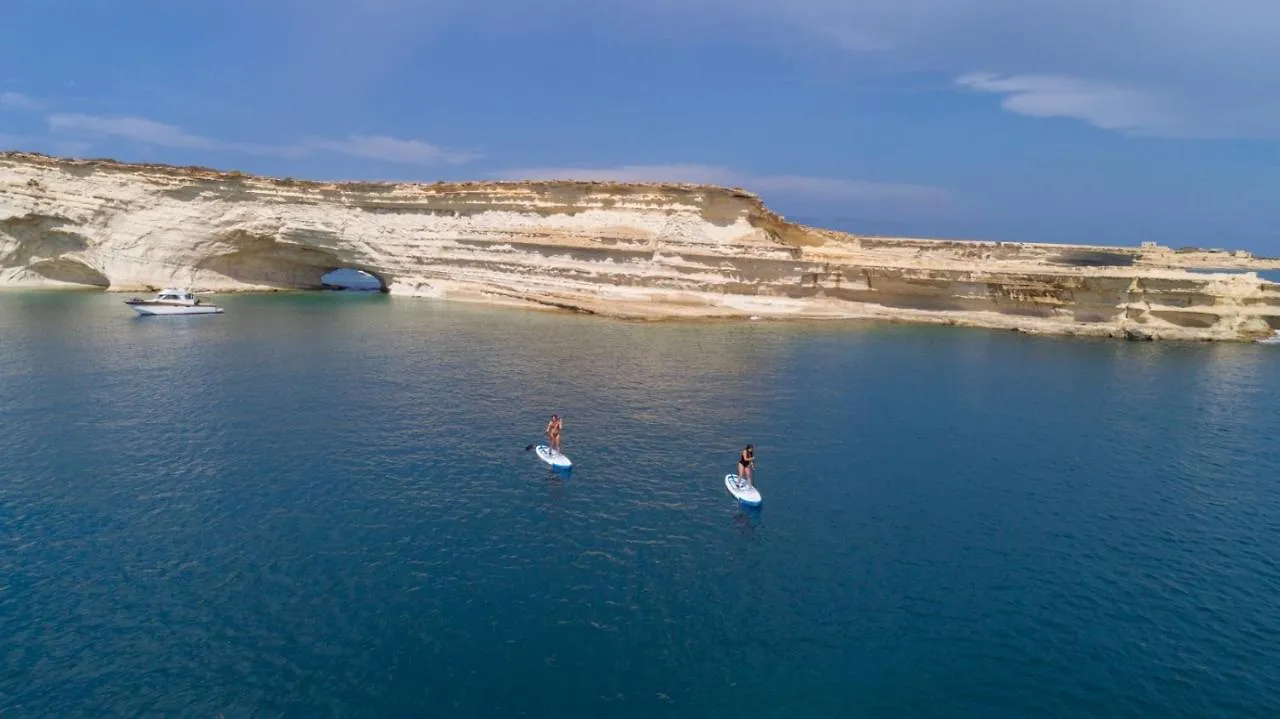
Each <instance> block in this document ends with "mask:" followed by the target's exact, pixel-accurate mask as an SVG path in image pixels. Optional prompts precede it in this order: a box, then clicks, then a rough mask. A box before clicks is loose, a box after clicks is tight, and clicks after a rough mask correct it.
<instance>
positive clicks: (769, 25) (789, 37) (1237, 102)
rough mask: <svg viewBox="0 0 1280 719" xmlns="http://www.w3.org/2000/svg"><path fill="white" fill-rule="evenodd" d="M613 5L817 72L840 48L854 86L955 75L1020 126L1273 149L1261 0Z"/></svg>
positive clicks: (752, 0) (1276, 112)
mask: <svg viewBox="0 0 1280 719" xmlns="http://www.w3.org/2000/svg"><path fill="white" fill-rule="evenodd" d="M616 1H617V2H618V3H619V4H620V5H621V6H622V7H628V8H632V9H633V10H634V9H635V8H637V7H639V6H641V5H644V6H646V7H648V6H657V7H661V8H662V9H663V13H664V16H663V17H664V20H665V22H666V23H668V24H685V25H690V24H692V23H695V22H698V21H699V20H698V18H718V19H719V20H720V21H721V25H720V27H721V32H730V31H731V32H734V33H735V35H736V36H739V37H755V38H756V39H757V41H758V42H761V43H765V44H769V45H774V46H777V45H783V44H785V45H787V46H788V47H789V51H791V52H815V53H819V52H820V53H824V54H822V55H821V58H820V60H819V59H818V58H815V60H816V61H821V62H822V63H823V68H824V70H823V71H824V72H831V70H829V67H830V66H831V65H832V64H833V63H831V62H830V60H832V58H833V57H838V56H836V55H832V54H830V53H831V51H832V50H837V51H840V52H846V53H848V54H849V57H851V58H852V61H851V62H849V63H848V64H847V65H844V66H842V67H840V68H839V69H838V72H841V73H843V74H846V75H848V76H851V77H852V76H858V77H875V78H878V79H883V78H894V77H898V78H903V77H921V76H933V77H945V78H961V79H962V80H963V81H962V82H961V83H960V84H961V85H962V86H963V87H964V88H965V89H968V90H977V91H981V92H987V93H992V94H993V95H998V96H1002V97H1003V99H1002V100H1001V103H1002V106H1003V107H1004V108H1005V109H1006V110H1008V111H1010V112H1014V113H1018V114H1020V115H1024V116H1027V117H1064V118H1074V119H1077V120H1082V121H1084V122H1089V123H1092V124H1094V125H1096V126H1098V127H1100V128H1104V129H1107V130H1109V131H1115V132H1121V133H1126V134H1131V135H1147V136H1158V137H1169V138H1280V95H1277V93H1276V92H1275V91H1274V87H1275V79H1274V78H1275V77H1276V75H1277V74H1278V73H1280V3H1275V2H1271V1H1269V0H1214V2H1205V0H1124V1H1123V2H1116V1H1115V0H1036V1H1035V2H1009V0H857V1H856V2H851V1H850V0H616ZM636 12H638V11H636ZM633 14H634V13H633ZM634 24H635V25H637V26H639V23H634ZM636 31H642V30H640V29H637V30H632V32H636ZM650 32H654V33H656V32H659V30H652V31H650ZM1080 48H1087V51H1084V52H1082V51H1081V49H1080ZM979 70H989V71H993V72H994V73H996V74H994V75H986V74H981V75H975V74H972V73H975V71H979Z"/></svg>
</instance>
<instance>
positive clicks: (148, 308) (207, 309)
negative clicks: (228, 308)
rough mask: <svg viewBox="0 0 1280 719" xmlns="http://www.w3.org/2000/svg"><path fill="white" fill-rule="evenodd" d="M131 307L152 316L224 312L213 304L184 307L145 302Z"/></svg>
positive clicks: (142, 313)
mask: <svg viewBox="0 0 1280 719" xmlns="http://www.w3.org/2000/svg"><path fill="white" fill-rule="evenodd" d="M129 307H131V308H133V311H134V312H137V313H138V314H140V315H143V316H151V315H166V316H167V315H216V314H220V313H221V312H222V308H221V307H214V306H213V305H191V306H189V307H183V306H181V305H145V304H130V305H129Z"/></svg>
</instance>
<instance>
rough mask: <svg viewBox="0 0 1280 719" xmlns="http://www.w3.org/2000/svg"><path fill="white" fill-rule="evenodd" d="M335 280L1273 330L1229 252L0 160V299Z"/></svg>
mask: <svg viewBox="0 0 1280 719" xmlns="http://www.w3.org/2000/svg"><path fill="white" fill-rule="evenodd" d="M340 267H350V268H355V269H360V270H364V271H366V272H369V273H370V274H372V275H374V276H375V277H377V278H378V279H379V280H380V281H381V282H382V283H383V287H384V289H385V290H387V291H388V292H391V293H392V294H396V295H412V296H420V297H434V298H441V299H451V300H463V301H473V302H486V303H493V304H503V305H515V306H525V307H542V308H548V309H560V310H574V311H578V312H589V313H594V314H600V315H607V316H612V317H622V318H629V319H673V318H746V317H752V316H754V317H761V318H766V319H778V318H806V319H821V318H850V319H871V320H882V321H893V322H919V323H930V324H950V325H958V326H973V327H988V328H996V329H1009V330H1015V331H1021V332H1030V333H1037V334H1055V335H1084V336H1098V337H1116V338H1127V339H1174V340H1223V341H1247V340H1251V339H1257V338H1260V337H1265V336H1269V335H1271V334H1272V332H1273V330H1274V329H1277V328H1280V284H1277V283H1273V282H1268V281H1266V280H1263V279H1260V278H1259V277H1258V276H1257V275H1256V274H1254V273H1255V272H1256V271H1258V270H1269V269H1280V260H1275V259H1264V258H1255V257H1252V256H1250V255H1249V254H1248V253H1243V252H1228V251H1221V250H1199V249H1192V248H1185V249H1181V250H1174V249H1170V248H1166V247H1161V246H1158V245H1154V244H1145V245H1144V246H1141V247H1103V246H1094V245H1058V244H1037V243H1008V242H965V241H951V240H926V239H917V238H885V237H866V236H859V235H854V234H847V233H840V232H834V231H830V230H823V229H819V228H813V227H806V226H803V225H799V224H795V223H791V222H788V221H787V220H786V219H785V218H783V217H781V216H779V215H777V214H776V213H774V212H772V211H771V210H769V209H768V208H767V207H766V206H765V205H764V203H763V202H761V200H760V199H759V198H758V197H756V196H755V195H753V194H751V193H749V192H746V191H743V190H740V189H731V188H722V187H713V186H700V185H681V184H669V185H664V184H626V183H605V182H574V181H530V182H467V183H435V184H407V183H368V182H361V183H325V182H312V181H304V180H293V179H274V178H266V177H256V176H250V175H245V174H242V173H226V172H219V171H216V170H209V169H206V168H190V167H173V166H165V165H131V164H125V163H118V162H113V161H109V160H68V159H60V158H53V157H48V156H44V155H36V154H30V153H0V287H59V288H77V287H79V288H96V289H103V290H119V291H129V292H136V291H142V290H146V289H148V288H158V287H163V286H170V285H181V286H186V287H190V288H192V289H194V290H197V291H205V292H235V291H263V290H293V289H319V288H321V287H322V284H323V283H322V281H321V277H322V276H323V275H324V274H325V273H327V272H329V271H330V270H333V269H336V268H340ZM1193 269H1219V270H1231V272H1229V273H1228V272H1221V273H1203V272H1191V271H1190V270H1193Z"/></svg>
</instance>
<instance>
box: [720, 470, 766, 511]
mask: <svg viewBox="0 0 1280 719" xmlns="http://www.w3.org/2000/svg"><path fill="white" fill-rule="evenodd" d="M724 486H725V488H726V489H728V490H729V494H732V495H733V496H735V497H737V498H738V501H739V502H742V503H743V504H745V505H747V506H749V507H759V506H760V502H761V501H762V499H761V497H760V491H759V490H758V489H756V488H755V487H752V486H751V485H749V484H747V480H745V479H743V478H741V477H739V476H738V475H736V474H726V475H725V476H724Z"/></svg>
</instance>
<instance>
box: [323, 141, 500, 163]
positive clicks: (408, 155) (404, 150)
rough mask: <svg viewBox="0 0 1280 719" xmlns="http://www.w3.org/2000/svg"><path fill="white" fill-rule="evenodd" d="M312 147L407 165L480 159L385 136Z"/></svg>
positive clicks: (473, 154) (458, 152) (424, 143)
mask: <svg viewBox="0 0 1280 719" xmlns="http://www.w3.org/2000/svg"><path fill="white" fill-rule="evenodd" d="M311 145H312V146H314V147H316V148H319V149H322V150H328V151H330V152H336V153H339V154H342V155H350V156H352V157H364V158H368V159H371V160H383V161H385V162H399V163H404V164H408V165H461V164H464V163H467V162H471V161H473V160H476V159H479V157H480V154H479V153H475V152H467V151H463V150H451V149H448V148H444V147H440V146H438V145H432V144H429V143H426V142H423V141H421V140H402V139H399V138H395V137H387V136H385V135H353V136H351V137H348V138H347V139H345V140H313V141H312V142H311Z"/></svg>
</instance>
